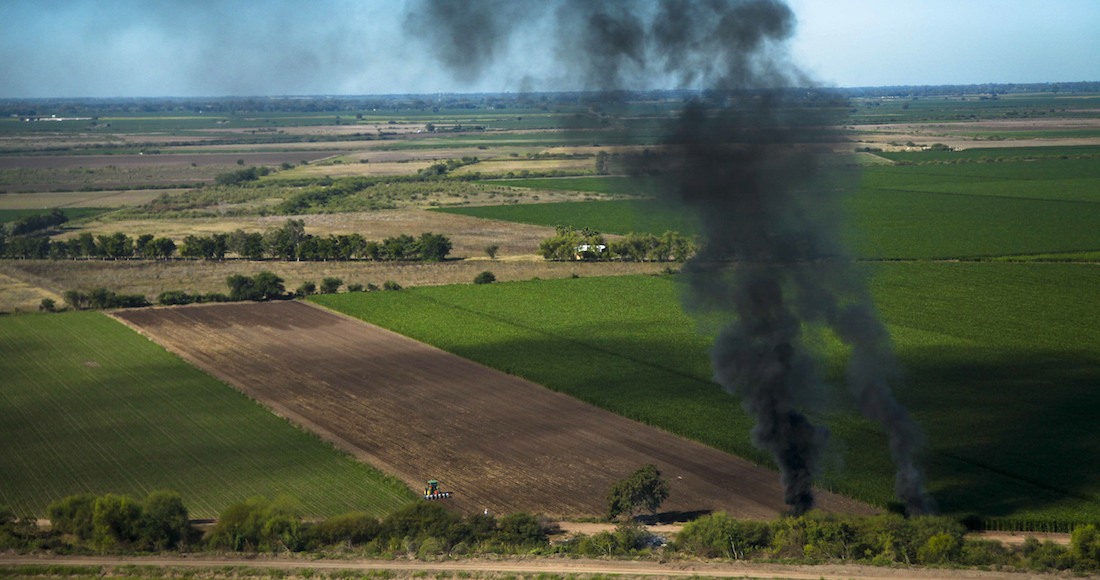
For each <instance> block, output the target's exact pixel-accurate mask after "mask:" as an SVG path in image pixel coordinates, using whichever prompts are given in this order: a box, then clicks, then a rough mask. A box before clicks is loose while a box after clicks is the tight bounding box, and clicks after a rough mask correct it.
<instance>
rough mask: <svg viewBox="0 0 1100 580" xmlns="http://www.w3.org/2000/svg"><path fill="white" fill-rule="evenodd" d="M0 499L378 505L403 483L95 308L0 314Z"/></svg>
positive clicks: (21, 502)
mask: <svg viewBox="0 0 1100 580" xmlns="http://www.w3.org/2000/svg"><path fill="white" fill-rule="evenodd" d="M0 352H3V353H4V356H3V357H0V375H3V376H4V377H5V382H4V389H3V390H2V391H0V414H2V415H3V416H4V418H5V419H4V422H3V423H2V424H0V472H2V473H4V478H3V480H2V483H0V504H8V505H10V506H11V507H12V509H14V510H16V511H17V513H35V514H42V513H43V510H44V508H45V506H46V504H48V503H49V502H51V501H55V500H57V499H60V498H62V497H65V496H68V495H72V494H75V493H82V492H92V493H129V494H132V495H136V496H142V495H144V494H146V493H148V492H150V491H152V490H155V489H166V488H170V489H174V490H178V491H179V492H180V494H181V495H182V496H183V497H184V498H185V500H186V501H187V503H188V504H190V505H191V506H192V510H193V511H194V512H195V513H196V514H197V515H198V516H200V517H210V516H213V515H214V514H216V513H217V512H218V511H220V510H221V509H223V508H224V507H225V506H226V505H228V504H230V503H233V502H237V501H241V500H243V499H245V498H247V497H250V496H253V495H269V496H275V495H278V494H283V493H285V494H289V495H292V496H294V497H297V498H298V499H299V500H300V501H301V503H302V506H303V509H304V510H305V511H306V512H307V513H311V514H316V515H329V514H335V513H341V512H345V511H349V510H366V511H370V512H373V513H375V514H378V515H381V514H384V513H388V512H389V511H390V510H392V509H394V508H396V507H397V506H399V505H401V504H402V503H404V502H406V501H408V500H409V499H411V495H410V494H409V492H408V490H407V489H405V488H404V486H403V485H401V484H400V483H396V482H394V481H392V480H390V479H388V478H386V477H385V476H383V475H382V474H380V473H378V472H376V471H374V470H372V469H369V468H367V467H365V466H363V465H361V464H359V463H357V462H355V461H354V460H352V459H351V458H350V457H347V456H345V455H343V454H341V453H339V452H337V451H335V450H333V449H332V448H331V447H329V446H328V445H326V444H324V443H322V442H321V441H320V440H319V439H317V438H316V437H314V436H312V435H310V434H307V433H305V432H302V431H300V430H298V429H296V428H294V427H292V426H291V425H289V424H287V423H286V422H284V421H283V420H281V419H279V418H277V417H275V416H274V415H271V414H270V413H269V412H267V411H266V410H264V409H263V408H262V407H260V406H259V405H258V404H256V403H254V402H252V401H250V400H249V399H248V398H247V397H245V396H244V395H242V394H241V393H239V392H237V391H235V390H233V389H231V388H229V387H227V386H226V385H224V384H223V383H220V382H218V381H216V380H214V379H212V378H210V377H209V376H207V375H205V374H203V373H201V372H200V371H198V370H196V369H195V368H193V367H191V366H189V365H187V364H185V363H184V362H182V361H181V360H179V359H178V358H176V357H175V356H173V355H171V354H169V353H167V352H166V351H164V350H163V349H161V348H160V347H158V346H156V345H154V344H153V343H151V342H149V341H147V340H145V339H144V338H142V337H141V336H140V335H138V334H137V333H135V332H133V331H132V330H130V329H128V328H126V327H125V326H123V325H121V324H119V323H118V322H116V321H114V320H111V319H110V318H108V317H106V316H103V315H102V314H96V313H71V314H61V315H28V316H19V317H8V318H4V319H2V320H0Z"/></svg>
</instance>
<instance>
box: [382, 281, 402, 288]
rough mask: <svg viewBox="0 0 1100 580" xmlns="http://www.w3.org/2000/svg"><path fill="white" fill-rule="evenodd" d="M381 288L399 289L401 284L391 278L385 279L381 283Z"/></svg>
mask: <svg viewBox="0 0 1100 580" xmlns="http://www.w3.org/2000/svg"><path fill="white" fill-rule="evenodd" d="M382 289H383V290H401V285H400V284H398V283H397V282H394V281H393V280H386V281H385V282H383V283H382Z"/></svg>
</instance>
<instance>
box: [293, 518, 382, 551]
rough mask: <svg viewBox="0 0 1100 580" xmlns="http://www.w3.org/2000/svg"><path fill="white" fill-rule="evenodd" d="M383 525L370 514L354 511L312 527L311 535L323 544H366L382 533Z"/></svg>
mask: <svg viewBox="0 0 1100 580" xmlns="http://www.w3.org/2000/svg"><path fill="white" fill-rule="evenodd" d="M381 531H382V525H381V524H380V523H379V521H378V519H377V518H375V517H373V516H371V515H370V514H366V513H361V512H353V513H347V514H341V515H338V516H333V517H331V518H328V519H326V520H324V521H322V522H320V523H318V524H316V525H315V526H313V528H311V529H310V535H311V536H312V537H313V538H314V539H315V540H317V541H318V542H319V543H321V544H322V545H328V546H331V545H335V544H346V545H348V546H354V545H360V544H365V543H367V542H369V541H371V540H373V539H375V538H376V537H378V535H379V534H380V533H381Z"/></svg>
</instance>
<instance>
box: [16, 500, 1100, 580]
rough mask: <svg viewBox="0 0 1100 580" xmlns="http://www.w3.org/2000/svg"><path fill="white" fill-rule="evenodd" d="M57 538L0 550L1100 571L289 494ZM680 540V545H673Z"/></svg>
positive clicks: (715, 522)
mask: <svg viewBox="0 0 1100 580" xmlns="http://www.w3.org/2000/svg"><path fill="white" fill-rule="evenodd" d="M46 512H47V516H48V517H49V519H50V527H49V529H42V528H40V527H39V526H38V524H37V521H36V520H35V518H33V517H22V518H20V517H16V516H15V514H14V513H13V512H12V511H11V510H8V509H4V508H0V550H17V551H49V550H52V551H58V552H69V553H71V552H88V551H93V550H94V551H98V552H113V553H133V552H150V551H164V550H180V551H189V552H200V551H203V550H214V551H233V552H253V553H254V552H287V551H291V552H307V551H308V552H347V551H355V552H356V553H359V554H363V555H368V556H376V557H394V556H398V555H403V556H415V557H423V558H427V557H434V556H438V555H468V554H501V553H529V554H555V553H557V554H565V555H581V556H629V557H647V556H648V557H655V558H662V559H663V558H668V557H689V558H721V559H728V560H742V559H745V560H749V559H754V560H771V561H776V560H778V561H784V562H791V561H795V562H800V563H823V562H853V563H863V564H871V565H877V566H906V565H925V566H949V567H957V566H971V567H986V568H988V567H996V568H998V569H1001V570H1034V571H1041V572H1048V571H1054V570H1071V571H1074V572H1077V573H1092V572H1095V571H1097V570H1100V530H1098V528H1097V526H1096V525H1095V524H1086V525H1080V526H1077V527H1076V528H1075V529H1074V530H1073V533H1072V534H1071V537H1070V542H1069V545H1068V546H1063V545H1059V544H1056V543H1054V542H1051V541H1047V542H1039V541H1038V540H1036V539H1035V538H1028V539H1027V540H1026V541H1025V542H1024V544H1023V545H1021V546H1006V545H1004V544H1001V543H1000V542H997V541H990V540H981V539H972V538H968V537H966V531H967V530H966V528H965V527H964V526H963V525H962V524H961V523H959V522H958V521H957V520H955V519H952V518H949V517H943V516H921V517H913V518H905V517H902V516H901V515H898V514H883V515H877V516H869V517H868V516H851V515H837V514H826V513H823V512H818V511H811V512H809V513H807V514H804V515H801V516H798V517H782V518H779V519H776V520H773V521H771V522H766V521H755V520H739V519H735V518H732V517H730V516H729V515H727V514H726V513H723V512H718V513H714V514H708V515H705V516H702V517H700V518H697V519H695V520H693V521H691V522H688V523H687V524H685V525H684V527H683V529H682V530H681V531H680V532H679V533H677V534H675V536H673V537H672V538H657V537H655V536H654V535H653V534H651V533H650V532H649V531H648V530H647V529H646V528H645V527H644V526H642V525H640V524H639V522H637V521H636V520H629V521H626V522H623V523H621V524H620V525H618V527H617V528H615V530H614V531H607V532H600V533H597V534H592V535H578V536H575V537H573V538H571V539H569V540H565V541H560V542H555V543H553V544H550V542H549V533H550V532H552V531H553V530H554V526H553V524H550V523H548V522H545V521H543V520H541V519H540V518H538V517H536V516H533V515H530V514H526V513H513V514H509V515H505V516H502V517H500V518H497V517H496V516H494V515H491V514H488V513H481V514H473V515H468V516H462V515H459V514H455V513H453V512H450V511H448V510H447V509H446V508H445V507H443V506H442V505H440V504H439V503H435V502H425V501H415V502H412V503H409V504H407V505H406V506H404V507H402V508H400V509H398V510H397V511H395V512H393V513H391V514H389V515H387V516H385V517H383V518H377V517H374V516H372V515H369V514H366V513H361V512H352V513H345V514H341V515H336V516H332V517H329V518H325V519H323V520H320V521H309V520H306V519H304V518H303V514H302V512H301V509H300V508H299V507H298V504H297V502H296V501H294V500H293V499H292V498H289V497H279V498H276V499H274V500H269V499H267V498H264V497H254V498H250V499H247V500H245V501H242V502H238V503H235V504H232V505H230V506H228V507H226V508H225V509H223V510H222V511H221V513H220V514H219V515H218V518H217V521H216V523H215V524H214V526H213V527H212V528H211V529H210V530H209V531H207V532H206V533H205V534H203V533H202V532H200V531H199V530H197V529H196V528H195V527H194V526H193V525H192V524H191V521H190V520H189V512H188V509H187V507H186V506H185V505H184V503H183V501H182V500H181V499H180V496H179V495H178V494H175V493H173V492H166V491H158V492H153V493H151V494H149V495H148V496H147V497H146V498H145V499H142V500H136V499H133V498H131V497H128V496H125V495H116V494H106V495H101V496H95V495H92V494H81V495H75V496H70V497H67V498H64V499H62V500H60V501H57V502H54V503H52V504H50V505H49V506H48V507H47V509H46ZM666 540H669V541H666Z"/></svg>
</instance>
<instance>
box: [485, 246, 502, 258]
mask: <svg viewBox="0 0 1100 580" xmlns="http://www.w3.org/2000/svg"><path fill="white" fill-rule="evenodd" d="M498 251H500V246H498V245H496V244H492V245H489V246H485V255H486V256H489V259H490V260H495V259H497V252H498Z"/></svg>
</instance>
